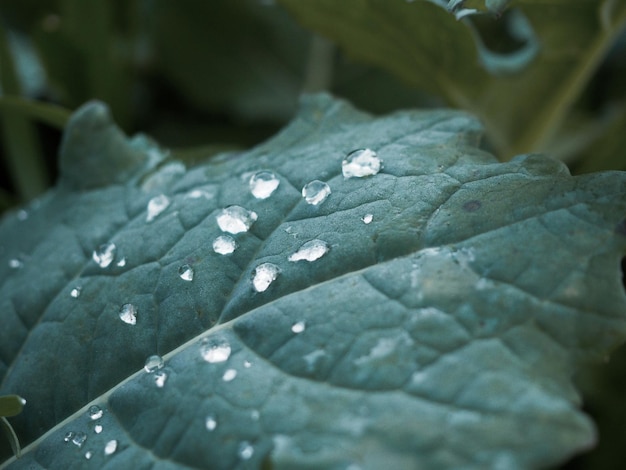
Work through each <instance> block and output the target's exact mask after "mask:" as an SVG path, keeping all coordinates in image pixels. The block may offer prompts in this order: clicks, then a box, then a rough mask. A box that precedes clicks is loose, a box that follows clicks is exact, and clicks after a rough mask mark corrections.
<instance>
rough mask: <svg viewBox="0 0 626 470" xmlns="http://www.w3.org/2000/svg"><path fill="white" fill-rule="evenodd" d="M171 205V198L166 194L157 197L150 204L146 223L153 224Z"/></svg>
mask: <svg viewBox="0 0 626 470" xmlns="http://www.w3.org/2000/svg"><path fill="white" fill-rule="evenodd" d="M169 205H170V198H168V197H167V196H166V195H165V194H160V195H159V196H155V197H153V198H152V199H150V201H149V202H148V208H147V214H146V222H152V221H153V220H154V219H156V218H157V217H158V216H159V214H161V213H162V212H163V211H164V210H165V209H167V208H168V207H169Z"/></svg>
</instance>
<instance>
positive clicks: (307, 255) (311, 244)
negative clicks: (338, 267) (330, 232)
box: [289, 239, 330, 262]
mask: <svg viewBox="0 0 626 470" xmlns="http://www.w3.org/2000/svg"><path fill="white" fill-rule="evenodd" d="M329 249H330V248H329V247H328V243H326V242H325V241H324V240H318V239H315V240H311V241H308V242H306V243H305V244H304V245H302V246H301V247H300V248H298V251H296V252H295V253H293V254H292V255H291V256H289V261H294V262H295V261H301V260H305V261H309V262H310V261H315V260H317V259H320V258H321V257H322V256H324V255H325V254H326V253H328V250H329Z"/></svg>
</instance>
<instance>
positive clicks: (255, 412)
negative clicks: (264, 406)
mask: <svg viewBox="0 0 626 470" xmlns="http://www.w3.org/2000/svg"><path fill="white" fill-rule="evenodd" d="M260 417H261V413H260V412H259V410H252V411H251V412H250V418H252V419H253V420H254V421H258V420H259V418H260Z"/></svg>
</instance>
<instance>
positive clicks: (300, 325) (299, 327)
mask: <svg viewBox="0 0 626 470" xmlns="http://www.w3.org/2000/svg"><path fill="white" fill-rule="evenodd" d="M305 329H306V323H305V322H304V321H299V322H297V323H294V324H293V325H291V331H293V332H294V333H295V334H298V333H302V332H303V331H304V330H305Z"/></svg>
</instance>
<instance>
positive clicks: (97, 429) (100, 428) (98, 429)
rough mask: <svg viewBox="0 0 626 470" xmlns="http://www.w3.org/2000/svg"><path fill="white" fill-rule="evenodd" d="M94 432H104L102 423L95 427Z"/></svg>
mask: <svg viewBox="0 0 626 470" xmlns="http://www.w3.org/2000/svg"><path fill="white" fill-rule="evenodd" d="M93 432H95V433H96V434H100V433H101V432H102V425H101V424H96V425H95V426H94V427H93Z"/></svg>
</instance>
